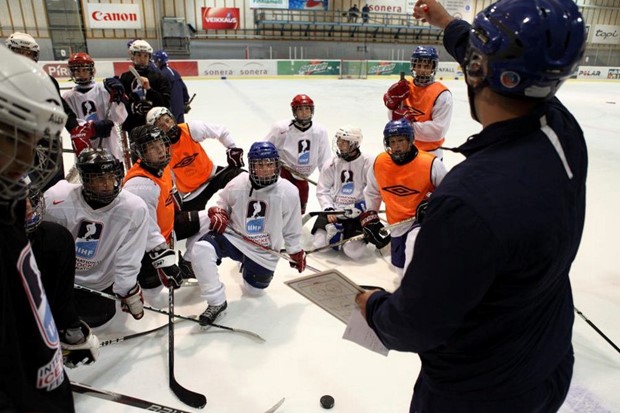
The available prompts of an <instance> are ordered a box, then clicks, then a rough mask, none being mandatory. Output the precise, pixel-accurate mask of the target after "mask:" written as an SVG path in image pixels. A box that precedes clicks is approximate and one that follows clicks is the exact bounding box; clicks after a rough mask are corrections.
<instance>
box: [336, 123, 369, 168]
mask: <svg viewBox="0 0 620 413" xmlns="http://www.w3.org/2000/svg"><path fill="white" fill-rule="evenodd" d="M363 138H364V136H363V135H362V130H361V129H360V128H358V127H357V126H352V125H344V126H341V127H340V128H338V130H337V131H336V135H335V136H334V142H333V147H334V152H336V155H338V157H340V158H343V159H345V160H347V159H349V158H351V157H354V156H355V155H356V150H357V149H359V147H360V144H361V143H362V139H363ZM339 140H343V141H347V142H348V143H349V145H348V148H340V147H338V141H339Z"/></svg>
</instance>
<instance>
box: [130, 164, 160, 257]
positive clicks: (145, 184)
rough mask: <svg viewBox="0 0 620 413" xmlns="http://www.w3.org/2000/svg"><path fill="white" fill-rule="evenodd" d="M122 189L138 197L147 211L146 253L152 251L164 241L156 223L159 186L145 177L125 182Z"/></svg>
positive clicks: (136, 177)
mask: <svg viewBox="0 0 620 413" xmlns="http://www.w3.org/2000/svg"><path fill="white" fill-rule="evenodd" d="M123 189H126V190H127V191H129V192H131V193H132V194H134V195H137V196H138V197H140V198H141V199H142V200H143V201H144V203H145V204H146V207H147V209H148V212H149V218H148V221H149V222H148V228H149V231H148V232H149V234H148V236H147V240H146V251H152V250H153V249H154V248H155V247H157V246H159V245H161V244H165V243H166V239H165V238H164V236H163V235H162V234H161V229H160V228H159V224H158V223H157V204H158V203H159V193H160V191H161V188H160V187H159V185H157V184H156V183H155V182H153V180H151V179H149V178H147V177H145V176H135V177H133V178H131V179H130V180H128V181H127V182H125V185H123Z"/></svg>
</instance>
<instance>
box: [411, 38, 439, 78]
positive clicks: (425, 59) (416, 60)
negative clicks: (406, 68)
mask: <svg viewBox="0 0 620 413" xmlns="http://www.w3.org/2000/svg"><path fill="white" fill-rule="evenodd" d="M428 63H430V68H428V69H426V68H425V69H422V67H420V66H418V65H420V64H424V65H425V66H426V64H428ZM437 66H439V53H437V49H435V48H434V47H431V46H418V47H416V48H415V50H414V51H413V54H412V55H411V74H412V75H413V82H414V83H415V84H416V85H418V86H424V85H428V84H429V83H433V82H434V81H435V73H437ZM416 68H417V70H416ZM429 69H430V70H429Z"/></svg>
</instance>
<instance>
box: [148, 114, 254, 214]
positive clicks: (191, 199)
mask: <svg viewBox="0 0 620 413" xmlns="http://www.w3.org/2000/svg"><path fill="white" fill-rule="evenodd" d="M146 121H147V123H148V124H149V125H154V126H157V127H158V128H159V129H161V130H163V131H164V132H166V134H167V135H168V137H169V138H170V143H171V146H170V150H171V152H172V160H171V161H170V166H171V167H172V173H173V174H174V178H175V183H176V186H177V189H178V191H179V193H180V195H181V196H182V197H183V205H182V207H181V208H182V210H183V211H200V210H203V209H204V208H205V205H206V204H207V201H209V199H211V197H212V196H213V194H215V193H216V192H217V191H219V190H220V189H222V188H224V186H225V185H226V184H227V183H228V182H229V181H230V180H231V179H233V178H234V177H235V176H237V175H239V174H240V173H241V172H242V171H243V170H242V169H241V167H243V149H241V148H237V147H236V146H235V141H234V140H233V138H232V136H230V132H229V131H228V129H227V128H226V127H225V126H221V125H217V124H214V123H207V122H203V121H200V120H191V121H188V122H187V123H181V124H177V122H176V121H175V120H174V116H173V115H172V113H171V112H170V111H169V110H168V109H166V108H164V107H156V108H153V109H151V110H150V111H149V113H148V115H147V116H146ZM205 139H217V140H218V141H220V143H221V144H222V145H224V146H225V147H226V158H227V161H228V166H227V167H226V168H224V167H222V166H216V165H214V164H213V161H212V160H211V158H209V155H207V152H205V150H204V148H203V147H202V146H201V145H200V142H202V141H204V140H205Z"/></svg>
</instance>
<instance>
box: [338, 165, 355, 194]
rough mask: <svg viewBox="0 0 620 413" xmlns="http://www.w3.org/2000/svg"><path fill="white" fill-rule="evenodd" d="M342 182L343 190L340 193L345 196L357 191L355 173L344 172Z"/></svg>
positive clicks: (341, 174)
mask: <svg viewBox="0 0 620 413" xmlns="http://www.w3.org/2000/svg"><path fill="white" fill-rule="evenodd" d="M340 182H342V188H341V189H340V192H341V193H342V194H343V195H351V194H352V193H353V191H354V190H355V184H354V183H353V171H351V170H348V169H347V170H344V171H342V172H341V173H340Z"/></svg>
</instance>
